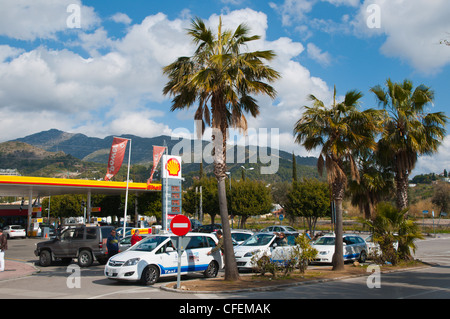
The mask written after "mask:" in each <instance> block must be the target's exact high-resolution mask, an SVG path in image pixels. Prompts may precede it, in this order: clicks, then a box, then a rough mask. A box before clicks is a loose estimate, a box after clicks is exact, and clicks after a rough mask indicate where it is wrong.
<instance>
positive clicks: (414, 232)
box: [367, 202, 423, 265]
mask: <svg viewBox="0 0 450 319" xmlns="http://www.w3.org/2000/svg"><path fill="white" fill-rule="evenodd" d="M407 212H408V211H407V209H404V210H399V209H397V208H396V207H395V206H393V205H391V204H390V203H386V202H382V203H380V204H378V206H377V216H376V217H375V219H374V220H373V221H367V224H368V225H369V226H370V227H371V228H372V230H373V236H374V240H375V241H376V242H377V243H378V244H379V245H380V249H381V253H382V256H381V258H383V261H389V262H391V263H392V264H393V265H395V264H396V263H397V262H398V260H399V259H401V260H411V259H412V255H411V250H413V251H415V249H416V245H415V241H416V240H417V239H423V235H422V232H421V231H420V228H419V226H418V225H417V224H416V223H415V222H414V221H413V220H410V219H408V218H407V216H406V214H407ZM395 243H397V244H398V247H397V249H395Z"/></svg>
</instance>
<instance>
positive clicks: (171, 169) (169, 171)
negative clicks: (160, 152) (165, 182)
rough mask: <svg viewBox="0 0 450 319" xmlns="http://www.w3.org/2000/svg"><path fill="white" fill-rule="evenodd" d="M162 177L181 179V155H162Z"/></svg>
mask: <svg viewBox="0 0 450 319" xmlns="http://www.w3.org/2000/svg"><path fill="white" fill-rule="evenodd" d="M163 167H164V170H163V178H180V179H181V157H180V156H169V155H164V156H163Z"/></svg>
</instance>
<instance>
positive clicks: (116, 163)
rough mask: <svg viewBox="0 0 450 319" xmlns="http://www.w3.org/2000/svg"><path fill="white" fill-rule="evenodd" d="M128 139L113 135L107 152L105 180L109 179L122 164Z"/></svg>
mask: <svg viewBox="0 0 450 319" xmlns="http://www.w3.org/2000/svg"><path fill="white" fill-rule="evenodd" d="M127 142H128V140H127V139H125V138H119V137H115V138H114V140H113V143H112V146H111V151H110V152H109V159H108V169H107V171H106V176H105V181H109V180H111V178H113V177H114V176H115V175H116V174H117V172H118V171H119V169H120V167H121V166H122V162H123V157H124V155H125V150H126V149H127Z"/></svg>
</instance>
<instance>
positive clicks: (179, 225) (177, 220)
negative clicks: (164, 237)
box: [170, 215, 191, 289]
mask: <svg viewBox="0 0 450 319" xmlns="http://www.w3.org/2000/svg"><path fill="white" fill-rule="evenodd" d="M170 229H171V230H172V232H173V234H174V235H175V236H177V237H178V238H177V246H178V247H177V252H178V271H177V289H180V286H181V254H182V247H181V242H182V241H183V239H184V236H185V235H186V234H187V233H188V232H189V231H190V230H191V221H190V220H189V218H187V217H186V216H184V215H177V216H175V217H174V219H172V222H171V223H170ZM185 245H187V244H185Z"/></svg>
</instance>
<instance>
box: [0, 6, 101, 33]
mask: <svg viewBox="0 0 450 319" xmlns="http://www.w3.org/2000/svg"><path fill="white" fill-rule="evenodd" d="M69 5H76V6H78V7H79V9H80V12H79V13H80V14H79V17H80V21H81V25H80V27H81V29H90V28H92V27H93V26H95V25H97V24H98V23H99V22H100V20H99V18H98V17H97V15H96V13H95V12H94V9H93V8H92V7H87V6H83V5H82V4H81V0H33V1H27V0H2V1H1V8H2V9H1V10H0V35H4V36H7V37H10V38H14V39H19V40H35V39H55V38H56V33H58V32H62V31H69V30H70V28H69V27H68V24H67V19H68V18H70V16H71V14H72V11H70V10H69V12H68V7H69Z"/></svg>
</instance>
